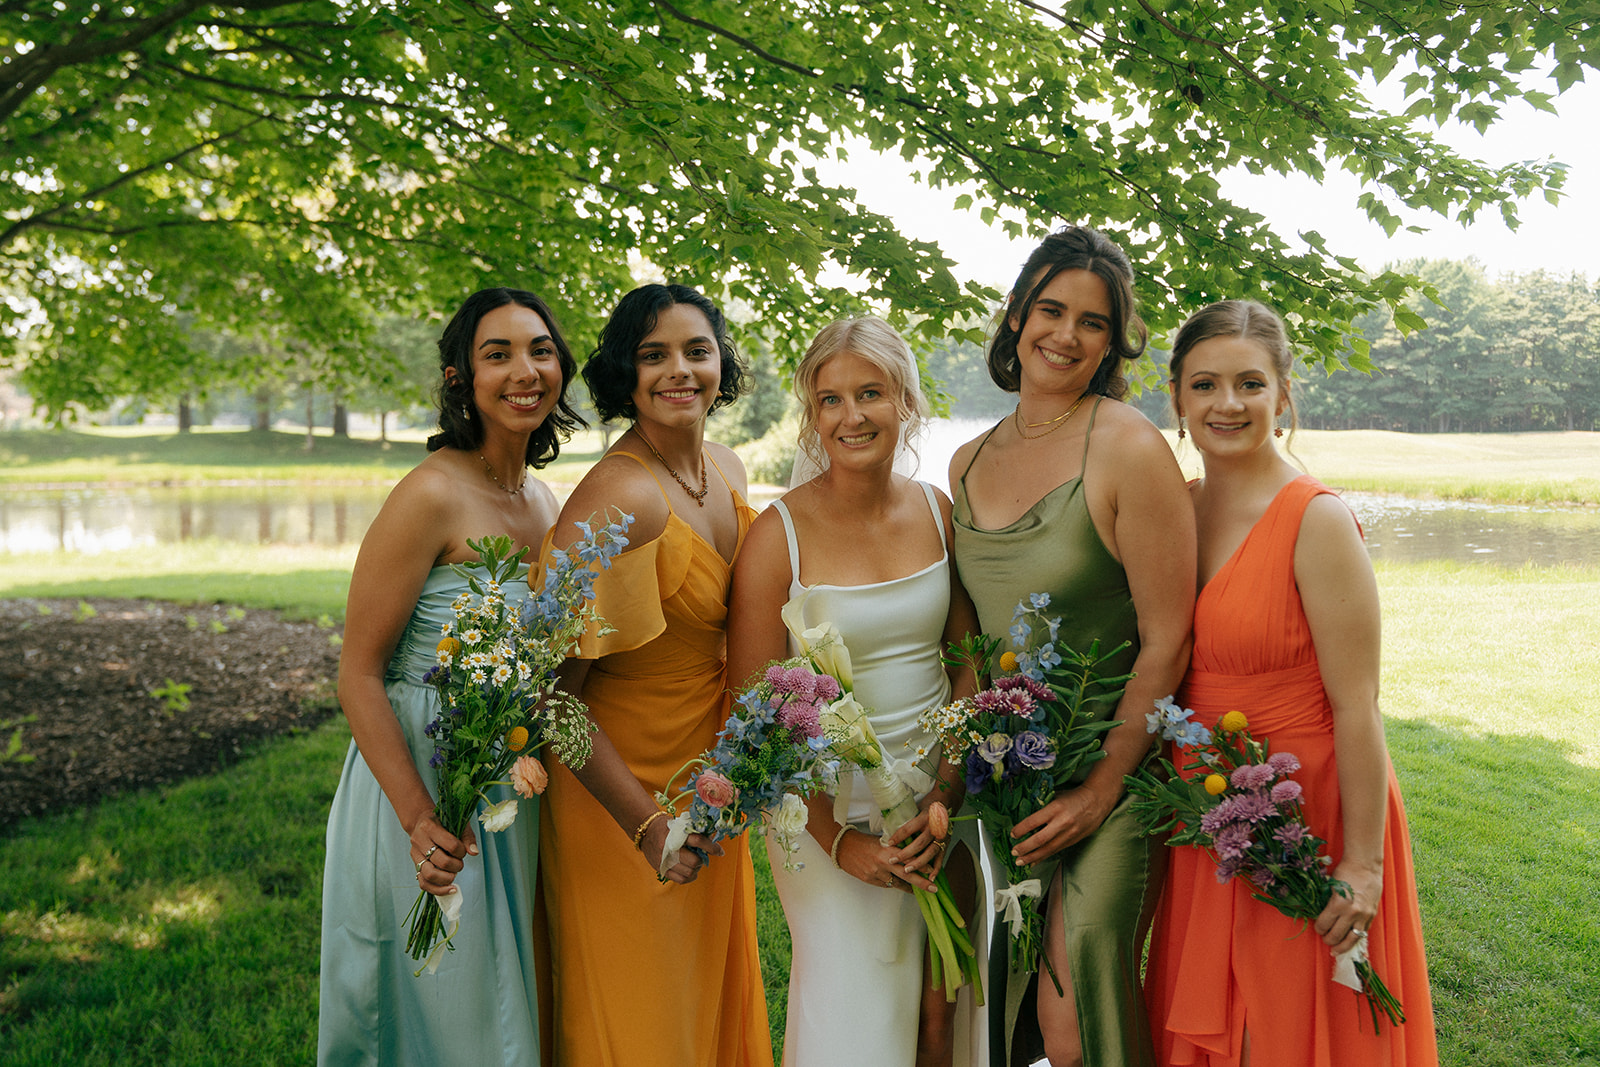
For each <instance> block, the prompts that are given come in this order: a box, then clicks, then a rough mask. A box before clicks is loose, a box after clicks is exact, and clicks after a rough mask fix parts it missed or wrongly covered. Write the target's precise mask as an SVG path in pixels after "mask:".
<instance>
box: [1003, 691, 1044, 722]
mask: <svg viewBox="0 0 1600 1067" xmlns="http://www.w3.org/2000/svg"><path fill="white" fill-rule="evenodd" d="M1000 699H1001V703H1002V706H1003V707H1004V709H1005V711H1007V712H1009V713H1010V714H1012V715H1020V716H1022V717H1023V718H1024V719H1029V718H1032V717H1033V712H1034V709H1035V707H1037V705H1035V704H1034V702H1033V697H1031V696H1029V695H1028V692H1027V690H1025V689H1008V690H1006V691H1005V692H1004V693H1002V694H1001V695H1000Z"/></svg>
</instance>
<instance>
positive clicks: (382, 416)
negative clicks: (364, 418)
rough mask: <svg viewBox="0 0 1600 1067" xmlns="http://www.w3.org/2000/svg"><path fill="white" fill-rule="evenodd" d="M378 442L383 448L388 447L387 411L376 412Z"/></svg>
mask: <svg viewBox="0 0 1600 1067" xmlns="http://www.w3.org/2000/svg"><path fill="white" fill-rule="evenodd" d="M378 440H379V441H380V442H382V444H383V447H384V448H388V447H389V413H388V412H387V411H380V412H378Z"/></svg>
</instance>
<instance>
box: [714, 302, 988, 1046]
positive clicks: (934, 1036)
mask: <svg viewBox="0 0 1600 1067" xmlns="http://www.w3.org/2000/svg"><path fill="white" fill-rule="evenodd" d="M795 391H796V392H797V393H798V394H799V396H800V399H801V402H802V404H803V405H804V414H803V421H802V428H801V447H802V449H803V451H804V452H805V453H806V455H807V458H808V459H809V460H810V461H811V462H813V463H814V464H815V465H817V466H818V467H820V468H821V473H819V474H818V475H817V476H816V477H814V478H812V479H811V480H809V481H807V482H805V483H804V484H802V485H799V486H797V487H796V488H794V489H792V490H791V491H790V492H789V493H788V494H786V495H785V496H784V497H783V499H782V500H780V501H778V502H777V503H775V504H774V505H773V506H772V507H771V508H769V509H768V510H767V511H766V512H764V513H763V514H762V515H761V516H760V517H759V518H757V519H756V521H755V523H754V524H753V525H752V526H751V528H750V533H749V536H748V538H747V539H746V541H745V546H744V549H743V551H742V552H741V553H740V554H739V561H738V564H737V566H736V568H735V571H734V580H733V598H732V601H731V602H730V607H729V626H728V679H729V682H730V684H732V685H734V686H735V687H736V688H740V687H742V686H743V684H744V682H745V681H746V680H747V679H748V678H749V677H750V675H751V674H753V673H754V672H755V671H756V670H757V669H758V668H760V667H761V666H762V665H763V664H765V663H766V662H767V661H769V660H773V659H778V658H782V657H784V656H788V655H795V654H798V651H799V649H798V644H797V643H796V642H795V640H794V637H793V635H792V634H791V633H790V632H789V631H788V629H787V628H786V627H785V624H784V620H783V616H784V614H785V612H784V608H785V605H786V604H787V603H789V602H791V601H795V602H796V603H795V604H794V605H793V606H792V607H791V608H790V610H789V614H791V615H792V614H793V613H795V612H796V611H798V613H799V616H800V617H801V618H802V619H803V624H804V626H806V627H811V626H817V625H820V624H822V623H832V624H834V625H835V626H837V627H838V629H839V631H840V634H841V636H842V637H843V640H844V644H845V646H846V647H847V648H848V649H849V651H850V656H851V663H852V668H853V673H854V679H853V681H854V690H855V696H856V699H857V700H858V701H859V702H860V703H861V704H862V705H864V706H865V707H866V708H868V709H869V711H870V713H871V722H872V725H873V728H874V729H875V730H876V732H877V734H878V736H879V739H880V740H881V741H882V742H883V746H884V749H885V751H886V753H887V754H888V755H889V756H890V757H891V758H893V759H896V760H898V761H903V762H902V763H900V765H899V768H898V769H900V770H901V772H902V776H903V777H904V779H905V780H906V781H907V782H908V784H910V785H912V788H913V789H914V791H916V792H917V793H919V794H920V795H919V797H918V808H919V814H918V815H917V816H916V817H915V818H913V819H911V820H909V821H907V822H906V823H905V824H904V825H903V826H901V827H899V828H894V827H890V828H889V829H890V830H891V831H892V833H891V835H890V840H892V841H894V842H896V844H895V845H893V846H885V845H883V844H882V843H880V836H881V834H882V831H883V829H884V827H882V826H881V825H880V819H879V816H878V812H877V809H876V807H875V805H874V804H873V801H872V797H871V794H870V793H869V791H868V789H867V787H866V784H865V782H864V780H863V779H862V777H861V774H860V772H859V771H855V772H854V773H853V774H852V775H849V776H846V775H843V774H841V781H840V788H839V794H838V795H837V796H834V795H828V794H821V795H818V796H816V797H813V798H812V799H811V800H810V801H809V802H808V807H809V810H810V819H809V823H808V826H807V830H808V833H807V834H805V835H802V838H801V842H800V853H799V855H798V857H796V859H798V861H799V862H800V863H802V864H803V865H804V866H803V867H801V868H800V869H798V870H793V871H786V870H784V864H783V862H782V860H783V857H782V855H781V854H780V853H778V852H777V850H776V849H773V851H772V852H771V853H770V855H771V858H772V869H773V870H772V873H773V878H774V880H775V881H776V882H777V887H778V894H779V896H780V897H781V899H782V900H783V909H784V913H785V914H786V915H787V917H788V920H789V930H790V934H791V936H792V941H793V962H792V964H791V967H790V971H789V1008H788V1020H787V1024H786V1029H785V1037H784V1049H783V1063H784V1065H785V1067H812V1065H815V1067H834V1065H836V1064H839V1063H871V1064H874V1065H875V1067H913V1065H915V1067H933V1065H950V1064H956V1065H964V1064H974V1063H979V1062H981V1050H982V1049H983V1048H984V1044H985V1038H986V1035H985V1033H983V1032H980V1031H982V1030H983V1018H984V1013H983V1012H982V1011H981V1010H974V1004H975V1003H976V998H975V996H974V993H975V991H974V990H973V989H971V988H970V987H968V988H964V989H963V990H962V991H961V994H960V996H959V998H958V1001H957V1003H955V1004H951V1003H949V1002H948V1001H947V1000H946V999H945V995H944V990H943V987H942V986H937V987H936V986H934V985H933V983H932V982H931V979H930V973H929V967H928V962H927V961H926V960H925V959H924V958H923V957H924V955H925V947H924V946H925V941H926V934H925V931H924V927H923V922H922V916H921V912H920V911H919V909H918V907H917V904H916V901H915V899H914V898H913V897H912V895H911V889H912V887H913V886H915V887H917V888H920V889H929V890H931V889H932V888H933V883H932V882H931V881H930V879H931V878H932V877H934V876H935V875H936V874H937V873H938V871H939V869H940V866H941V864H942V863H943V864H944V865H945V866H946V867H947V868H948V874H949V877H950V880H951V883H952V888H953V890H954V892H955V895H956V899H957V901H958V902H959V903H960V905H961V906H962V908H963V909H964V910H965V911H966V912H968V913H969V914H970V912H971V911H972V901H973V900H974V898H975V896H976V891H977V883H978V880H979V878H980V877H981V875H980V874H979V873H978V868H977V861H976V857H977V855H978V852H977V848H976V843H977V834H976V831H975V826H974V824H973V823H971V822H958V823H955V824H953V825H954V826H955V827H957V830H956V832H955V833H954V834H953V835H952V836H951V838H950V840H949V841H948V843H947V844H948V846H949V848H948V856H947V855H946V843H945V842H938V841H935V839H934V837H933V835H932V834H931V833H930V832H929V830H928V826H927V810H928V807H929V805H931V804H932V803H933V802H934V801H936V800H937V801H941V802H943V803H944V804H945V805H946V806H947V807H950V808H952V809H954V808H955V807H956V806H957V805H958V804H959V803H960V800H961V796H962V778H961V775H960V773H959V772H958V771H957V769H956V768H954V767H953V766H952V765H950V764H949V763H948V762H947V761H945V760H943V759H941V758H940V756H939V753H938V750H937V747H936V746H935V745H933V743H932V740H931V738H930V737H929V736H928V735H925V734H923V733H921V732H920V731H919V730H918V729H917V722H916V720H917V716H918V714H919V713H920V712H922V711H923V710H924V709H925V708H927V707H929V706H932V705H936V704H941V703H944V702H946V701H948V700H950V699H951V696H952V682H953V681H954V683H955V687H956V690H957V692H956V694H955V695H957V696H962V695H968V694H970V692H971V691H972V689H973V682H972V679H971V678H970V676H967V677H962V678H959V679H952V677H951V676H950V674H949V673H947V671H946V668H945V666H944V664H943V662H942V660H941V654H942V652H943V650H944V648H945V647H946V646H947V645H948V644H949V643H950V642H951V641H954V640H959V639H960V638H961V637H963V636H965V635H966V634H967V633H968V632H969V631H975V630H976V628H977V620H976V617H975V616H974V613H973V610H972V605H971V602H970V601H969V600H968V598H967V595H966V592H965V591H964V590H963V589H962V588H961V584H960V582H959V581H958V580H957V578H956V574H955V568H954V567H952V566H951V563H950V553H949V543H950V501H949V500H948V499H947V498H946V497H945V495H944V494H943V493H941V492H940V491H939V490H937V489H935V488H933V487H932V486H929V485H926V484H925V483H922V482H917V481H913V480H911V479H909V478H906V477H904V476H902V475H899V474H896V473H895V472H894V462H895V458H896V456H897V454H898V453H899V451H900V448H901V444H902V442H903V441H904V440H905V438H906V437H907V436H908V435H909V433H910V432H911V431H913V430H915V429H916V427H917V426H918V425H919V424H920V423H921V422H922V421H923V420H924V419H925V418H926V412H927V402H926V401H925V400H924V399H923V396H922V393H921V390H920V388H919V386H918V381H917V367H916V361H915V360H914V358H913V357H912V355H911V351H910V349H909V348H907V347H906V343H905V341H904V340H903V339H902V338H901V337H900V335H899V334H898V333H896V332H895V331H894V329H893V328H892V327H890V326H889V325H888V323H886V322H883V321H882V320H881V319H876V318H861V319H850V320H846V321H843V322H836V323H834V324H833V325H831V326H828V327H827V328H826V329H824V330H823V331H822V332H821V333H820V334H818V336H817V339H816V340H815V341H814V342H812V345H811V347H810V349H809V350H808V351H807V352H806V354H805V357H804V358H803V359H802V361H801V363H800V367H799V369H798V371H797V372H796V374H795ZM919 747H920V748H923V749H926V750H931V751H929V754H928V755H927V756H925V757H924V758H922V759H921V760H920V761H918V760H917V758H916V756H915V751H916V750H917V749H918V748H919ZM969 932H970V934H971V936H972V941H973V944H974V945H976V946H979V951H980V953H981V952H982V951H983V948H982V946H984V944H985V941H986V938H985V937H984V931H982V930H979V929H973V930H971V931H969ZM979 973H982V968H980V971H979Z"/></svg>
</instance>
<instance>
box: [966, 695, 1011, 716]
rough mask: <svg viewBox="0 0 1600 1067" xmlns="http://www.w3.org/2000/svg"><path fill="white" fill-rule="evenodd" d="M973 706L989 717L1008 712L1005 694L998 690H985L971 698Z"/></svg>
mask: <svg viewBox="0 0 1600 1067" xmlns="http://www.w3.org/2000/svg"><path fill="white" fill-rule="evenodd" d="M972 703H973V706H974V707H976V708H977V709H978V710H979V711H981V712H984V713H986V714H989V715H1004V714H1006V712H1008V711H1009V710H1010V708H1009V707H1008V706H1007V705H1006V698H1005V694H1004V693H1003V692H1002V691H1001V690H999V689H985V690H984V691H983V692H981V693H979V694H978V695H977V696H975V697H973V698H972Z"/></svg>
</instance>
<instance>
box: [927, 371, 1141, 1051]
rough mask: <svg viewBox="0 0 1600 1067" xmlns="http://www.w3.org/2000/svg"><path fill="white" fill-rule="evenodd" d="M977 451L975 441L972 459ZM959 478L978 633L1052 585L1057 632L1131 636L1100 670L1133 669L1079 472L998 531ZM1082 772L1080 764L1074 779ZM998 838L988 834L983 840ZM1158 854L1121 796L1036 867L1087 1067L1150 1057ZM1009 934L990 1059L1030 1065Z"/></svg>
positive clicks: (1117, 638) (1027, 989) (1030, 1001)
mask: <svg viewBox="0 0 1600 1067" xmlns="http://www.w3.org/2000/svg"><path fill="white" fill-rule="evenodd" d="M1098 408H1099V402H1098V401H1096V404H1095V410H1094V411H1091V413H1090V418H1089V434H1088V435H1087V436H1086V437H1085V441H1084V457H1083V458H1084V462H1085V465H1086V466H1087V462H1088V458H1089V444H1088V438H1089V437H1092V436H1093V433H1094V416H1095V414H1096V413H1097V411H1098ZM990 433H993V431H992V430H991V431H990ZM987 441H988V438H987V437H985V438H984V443H987ZM982 451H983V444H980V445H979V446H978V451H977V452H975V453H974V454H973V459H974V461H976V459H977V456H978V454H979V453H981V452H982ZM968 470H971V465H970V464H969V465H968ZM966 477H967V476H966V472H962V476H961V478H960V480H959V482H958V483H957V484H956V485H954V486H952V487H951V488H952V490H953V496H954V503H955V557H956V567H957V569H958V571H959V572H960V575H961V581H962V584H963V585H965V586H966V589H967V592H968V593H969V594H970V595H971V596H972V601H973V603H974V604H975V605H976V606H977V609H978V622H979V624H980V625H981V626H982V627H983V632H984V633H986V634H991V635H994V636H996V637H999V638H1001V639H1002V640H1003V641H1004V642H1005V645H1004V646H1003V647H1006V648H1009V647H1010V638H1009V637H1008V633H1009V631H1010V629H1011V620H1012V614H1013V613H1014V611H1015V610H1016V606H1017V602H1018V601H1020V600H1023V599H1024V598H1026V597H1027V596H1028V595H1029V594H1030V593H1049V594H1050V606H1049V607H1048V609H1046V615H1047V616H1056V615H1059V616H1060V618H1061V629H1060V640H1061V641H1063V642H1065V643H1066V644H1067V645H1068V646H1070V647H1071V648H1073V649H1079V650H1086V649H1088V647H1089V645H1090V643H1091V642H1092V641H1094V640H1095V639H1096V638H1098V639H1099V641H1100V647H1101V648H1102V649H1110V648H1114V647H1116V646H1117V645H1118V644H1121V643H1122V642H1123V641H1127V642H1129V645H1128V647H1127V648H1126V649H1124V650H1123V651H1122V652H1121V653H1120V654H1119V655H1118V656H1116V657H1115V658H1114V659H1112V660H1111V661H1109V662H1108V663H1107V664H1106V666H1105V669H1106V670H1107V671H1108V672H1109V673H1124V672H1127V671H1130V670H1132V668H1133V661H1134V659H1135V658H1136V657H1137V656H1138V652H1139V631H1138V622H1137V619H1136V618H1135V616H1134V610H1133V595H1132V593H1131V592H1130V591H1129V589H1128V578H1127V574H1126V572H1124V571H1123V569H1122V565H1121V564H1120V563H1118V562H1117V561H1116V560H1115V559H1114V558H1113V557H1112V555H1111V553H1110V552H1109V551H1107V549H1106V547H1105V545H1104V543H1103V542H1102V541H1101V540H1100V535H1099V534H1098V533H1097V532H1096V531H1095V528H1094V523H1093V522H1092V521H1091V520H1090V518H1089V505H1088V500H1087V498H1086V496H1085V493H1084V486H1083V479H1082V477H1081V476H1080V477H1077V478H1073V479H1070V480H1069V481H1066V482H1063V483H1062V484H1061V485H1059V486H1057V487H1056V488H1055V489H1053V490H1051V491H1050V492H1048V493H1046V494H1045V495H1044V496H1043V497H1042V498H1040V500H1039V501H1038V502H1037V503H1035V504H1034V505H1033V506H1032V507H1031V508H1029V509H1028V510H1027V511H1026V512H1024V513H1023V515H1022V517H1021V518H1019V519H1017V520H1016V521H1015V522H1013V523H1011V524H1010V525H1009V526H1006V527H1004V528H1002V529H998V530H985V529H980V528H978V527H976V526H975V525H973V522H972V509H971V507H970V506H969V505H968V503H967V492H966ZM1111 710H1112V709H1111V708H1109V707H1108V708H1107V709H1106V713H1107V714H1110V712H1111ZM1138 726H1139V727H1141V728H1142V726H1143V723H1142V722H1140V723H1139V724H1138ZM1118 729H1123V727H1118ZM1086 775H1087V769H1085V771H1083V772H1080V774H1079V775H1078V778H1079V779H1081V778H1083V777H1085V776H1086ZM996 844H997V843H996V842H993V841H991V842H990V847H991V848H993V847H995V846H996ZM1163 853H1164V846H1163V845H1162V844H1161V843H1160V842H1159V840H1157V839H1155V838H1151V837H1147V836H1146V835H1145V834H1144V832H1143V829H1142V827H1141V826H1140V825H1139V822H1138V820H1136V819H1135V818H1134V817H1133V814H1132V812H1131V811H1130V810H1129V806H1128V798H1127V797H1126V796H1124V797H1123V799H1122V801H1121V802H1120V803H1119V804H1118V805H1117V806H1116V808H1114V809H1113V810H1112V813H1111V815H1110V817H1108V818H1107V819H1106V821H1105V822H1104V823H1103V824H1101V826H1100V828H1099V829H1098V830H1096V831H1095V832H1094V834H1092V835H1091V836H1089V837H1088V838H1086V839H1085V840H1083V841H1081V842H1079V843H1078V844H1076V845H1073V846H1072V847H1070V848H1067V849H1064V850H1063V851H1062V852H1060V853H1058V854H1057V855H1056V856H1053V857H1051V858H1050V859H1048V860H1046V861H1044V862H1043V863H1041V864H1039V866H1038V867H1037V868H1036V870H1037V872H1038V877H1039V878H1040V880H1041V881H1043V882H1044V883H1045V884H1046V885H1049V884H1051V881H1052V880H1053V879H1054V877H1055V874H1056V871H1057V870H1058V869H1059V871H1060V874H1061V892H1060V894H1059V895H1058V896H1055V897H1052V898H1051V899H1050V901H1049V903H1048V906H1058V907H1060V908H1061V909H1062V915H1063V919H1064V926H1065V932H1066V948H1067V959H1068V966H1069V968H1070V970H1071V972H1072V978H1073V989H1074V996H1075V1000H1076V1004H1077V1009H1078V1028H1079V1032H1080V1034H1081V1035H1082V1039H1083V1054H1084V1063H1085V1064H1086V1067H1153V1065H1154V1064H1155V1062H1156V1061H1155V1054H1154V1052H1153V1050H1152V1048H1151V1042H1150V1028H1149V1023H1148V1022H1147V1021H1146V1018H1145V1013H1144V1002H1143V998H1142V996H1141V995H1140V991H1139V962H1140V955H1141V950H1142V947H1143V944H1144V937H1145V933H1146V931H1147V930H1148V929H1149V926H1150V919H1151V916H1152V914H1153V913H1154V911H1155V906H1156V899H1157V897H1158V896H1159V895H1160V890H1161V872H1162V870H1163V869H1164V865H1165V861H1166V857H1165V855H1164V854H1163ZM1006 937H1007V929H1006V926H1005V924H1004V923H998V924H996V929H995V932H994V942H993V944H992V946H991V948H990V952H989V970H990V974H989V982H990V988H989V996H988V1003H989V1010H990V1018H989V1035H990V1043H991V1062H993V1063H995V1064H1008V1063H1009V1064H1029V1063H1032V1062H1033V1061H1034V1060H1036V1059H1038V1058H1040V1057H1042V1056H1043V1055H1044V1047H1043V1039H1042V1037H1041V1036H1040V1034H1039V1024H1038V1015H1037V1009H1036V1007H1035V991H1036V980H1035V976H1033V975H1030V974H1026V973H1010V972H1009V970H1008V966H1007V960H1008V957H1009V952H1008V951H1007V948H1008V946H1007V945H1006V943H1005V938H1006ZM1043 980H1044V981H1046V982H1048V981H1049V978H1048V977H1045V978H1044V979H1043Z"/></svg>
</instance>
